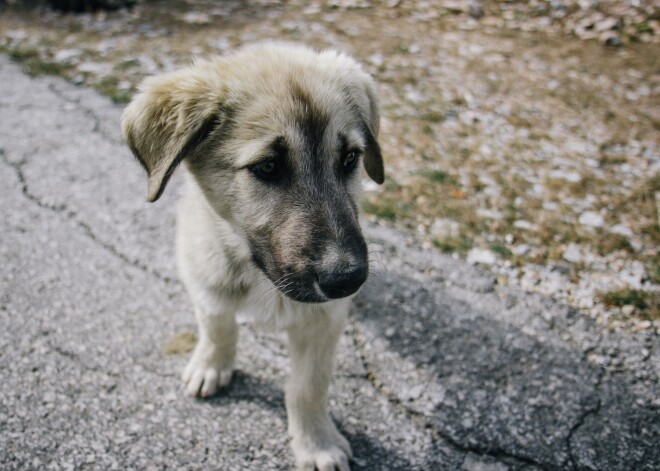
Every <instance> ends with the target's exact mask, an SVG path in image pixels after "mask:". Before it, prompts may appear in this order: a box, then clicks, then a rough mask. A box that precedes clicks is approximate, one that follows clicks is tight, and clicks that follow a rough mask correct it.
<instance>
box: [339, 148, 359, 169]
mask: <svg viewBox="0 0 660 471" xmlns="http://www.w3.org/2000/svg"><path fill="white" fill-rule="evenodd" d="M359 157H360V151H358V150H349V151H348V152H346V154H344V158H343V159H342V161H341V166H342V169H343V170H344V171H346V172H349V171H351V170H353V168H355V165H356V164H357V161H358V158H359Z"/></svg>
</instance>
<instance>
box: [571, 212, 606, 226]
mask: <svg viewBox="0 0 660 471" xmlns="http://www.w3.org/2000/svg"><path fill="white" fill-rule="evenodd" d="M578 222H579V223H580V224H582V225H583V226H589V227H603V224H605V220H604V219H603V216H602V215H601V214H599V213H596V212H594V211H586V212H584V213H582V214H580V218H579V219H578Z"/></svg>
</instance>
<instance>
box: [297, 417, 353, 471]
mask: <svg viewBox="0 0 660 471" xmlns="http://www.w3.org/2000/svg"><path fill="white" fill-rule="evenodd" d="M291 448H293V454H294V456H295V458H296V467H297V468H298V469H299V470H302V471H314V470H318V471H335V470H339V471H350V466H349V465H348V460H349V459H350V458H351V457H352V456H353V453H352V451H351V446H350V445H349V443H348V440H346V439H345V438H344V437H343V436H342V435H341V434H340V433H339V432H338V431H337V429H336V428H335V427H334V425H331V426H330V427H327V428H325V430H324V431H323V432H321V433H320V434H316V435H315V436H309V435H307V436H305V435H303V436H300V437H294V439H293V441H292V442H291Z"/></svg>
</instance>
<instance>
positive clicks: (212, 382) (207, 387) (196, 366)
mask: <svg viewBox="0 0 660 471" xmlns="http://www.w3.org/2000/svg"><path fill="white" fill-rule="evenodd" d="M214 353H215V352H214V349H213V348H212V347H210V346H208V345H207V346H202V345H200V344H198V345H197V347H196V348H195V351H194V352H193V356H192V358H191V359H190V361H189V362H188V365H186V368H185V369H184V370H183V374H182V375H181V379H182V380H183V382H184V383H186V392H187V393H188V394H189V395H190V396H193V397H210V396H213V395H214V394H215V393H217V392H218V391H219V390H220V389H221V388H223V387H225V386H227V385H228V384H229V382H230V381H231V375H232V368H231V366H230V367H227V365H226V363H227V362H226V361H223V359H222V358H217V355H214Z"/></svg>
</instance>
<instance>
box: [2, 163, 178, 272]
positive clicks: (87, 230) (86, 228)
mask: <svg viewBox="0 0 660 471" xmlns="http://www.w3.org/2000/svg"><path fill="white" fill-rule="evenodd" d="M0 160H1V161H2V162H4V164H5V165H7V166H8V167H9V168H11V169H13V170H14V172H15V173H16V177H17V178H18V180H19V183H20V185H21V192H22V194H23V196H24V197H25V198H26V199H27V200H28V201H30V202H32V203H33V204H35V205H37V206H38V207H40V208H42V209H45V210H48V211H50V212H54V213H56V214H60V215H62V216H64V217H66V218H67V219H69V220H70V221H72V222H74V223H75V224H77V225H78V227H80V228H81V229H82V230H83V233H84V234H85V235H86V236H87V237H88V238H89V239H91V240H92V241H93V242H94V243H95V244H96V245H98V246H99V247H102V248H103V249H105V250H106V251H107V252H109V253H111V254H112V255H114V256H115V257H116V258H118V259H120V260H121V261H123V262H124V263H127V264H128V265H130V266H132V267H134V268H137V269H138V270H141V271H142V272H144V273H147V274H149V275H151V276H153V277H155V278H157V279H158V280H160V281H162V282H163V283H165V284H169V283H171V282H172V281H173V280H172V278H170V277H168V276H163V275H162V274H160V273H158V272H157V271H155V270H153V269H151V268H149V267H148V266H146V265H145V264H143V263H142V262H140V261H139V260H135V259H131V258H130V257H129V256H128V255H126V254H125V253H123V252H122V251H121V250H119V249H118V248H117V247H115V246H114V245H112V244H111V243H109V242H106V241H104V240H102V239H100V238H99V237H98V236H97V235H96V233H95V232H94V230H93V229H92V227H91V226H90V225H89V224H88V223H87V222H85V221H84V220H83V219H82V218H81V217H80V216H79V215H78V213H77V212H76V211H75V210H73V209H71V208H69V207H68V206H67V205H66V204H59V205H55V204H50V203H47V202H45V201H43V200H42V199H41V198H39V197H38V196H36V195H35V194H33V193H32V192H31V191H30V188H29V185H28V182H27V179H26V177H25V174H24V172H23V168H22V167H23V165H24V164H25V163H26V161H25V160H21V161H20V162H16V163H15V162H11V161H10V160H9V159H8V158H7V156H6V154H5V153H4V152H2V153H0Z"/></svg>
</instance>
